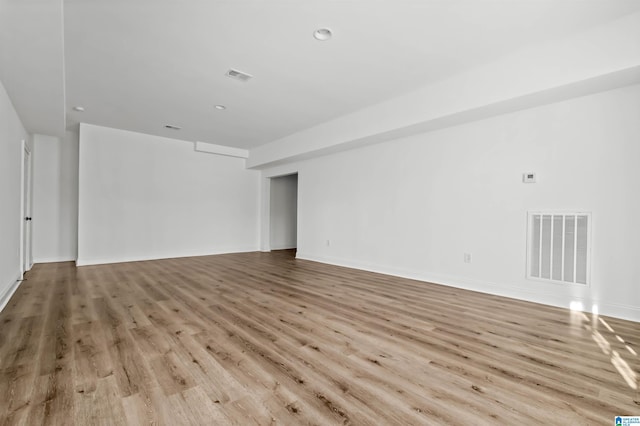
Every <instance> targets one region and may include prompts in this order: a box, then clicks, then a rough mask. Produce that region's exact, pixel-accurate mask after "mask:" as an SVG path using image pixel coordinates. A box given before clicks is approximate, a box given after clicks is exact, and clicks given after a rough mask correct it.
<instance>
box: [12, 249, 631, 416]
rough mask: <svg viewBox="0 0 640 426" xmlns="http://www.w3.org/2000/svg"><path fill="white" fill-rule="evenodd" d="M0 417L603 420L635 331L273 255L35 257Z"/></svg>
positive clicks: (627, 384) (15, 311)
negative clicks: (78, 260)
mask: <svg viewBox="0 0 640 426" xmlns="http://www.w3.org/2000/svg"><path fill="white" fill-rule="evenodd" d="M0 324H1V327H2V328H1V332H0V424H10V425H14V424H28V425H39V424H60V425H72V424H75V425H94V424H105V425H118V424H132V425H135V424H140V425H142V424H166V425H182V424H216V425H226V424H239V425H250V424H259V425H270V424H282V425H298V424H317V425H330V424H353V425H361V424H362V425H365V424H367V425H386V424H389V425H391V424H394V425H418V424H420V425H422V424H424V425H432V424H447V425H455V424H461V425H462V424H464V425H482V424H496V425H507V424H508V425H515V424H518V425H520V424H546V425H551V424H554V425H555V424H563V425H568V424H603V425H609V424H613V417H614V416H615V415H632V414H634V415H640V394H639V391H638V386H639V380H638V377H639V376H640V372H639V370H640V359H639V355H638V353H640V324H639V323H633V322H628V321H622V320H617V319H612V318H605V317H599V318H598V317H593V316H591V315H585V314H583V313H576V312H573V313H572V312H570V311H568V310H565V309H557V308H551V307H547V306H542V305H537V304H533V303H526V302H522V301H516V300H512V299H506V298H501V297H496V296H489V295H484V294H479V293H474V292H469V291H464V290H458V289H454V288H449V287H442V286H437V285H432V284H426V283H421V282H416V281H411V280H404V279H399V278H393V277H389V276H384V275H378V274H372V273H367V272H362V271H356V270H351V269H347V268H340V267H334V266H328V265H323V264H319V263H314V262H308V261H301V260H295V259H294V258H293V254H292V252H290V251H285V252H274V253H270V254H268V253H248V254H232V255H220V256H207V257H197V258H186V259H171V260H159V261H149V262H137V263H123V264H115V265H103V266H87V267H81V268H75V267H74V265H73V264H72V263H57V264H43V265H36V266H35V267H34V268H33V270H32V271H31V272H29V273H28V275H27V280H26V281H25V282H23V284H22V285H21V286H20V288H19V290H18V291H17V293H16V294H15V296H14V297H13V299H12V300H11V301H10V303H9V305H8V306H7V308H6V309H5V310H4V311H3V312H2V313H1V314H0Z"/></svg>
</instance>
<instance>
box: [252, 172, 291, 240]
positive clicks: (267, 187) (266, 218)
mask: <svg viewBox="0 0 640 426" xmlns="http://www.w3.org/2000/svg"><path fill="white" fill-rule="evenodd" d="M288 175H298V217H297V218H296V222H297V227H298V229H297V232H296V234H297V239H298V241H299V240H300V220H299V219H300V171H299V170H298V169H297V168H289V167H283V168H276V169H275V170H270V171H267V172H263V174H262V179H261V183H262V185H261V197H260V198H261V203H260V207H261V213H260V251H263V252H270V251H271V179H273V178H279V177H283V176H288ZM297 245H298V244H296V246H297Z"/></svg>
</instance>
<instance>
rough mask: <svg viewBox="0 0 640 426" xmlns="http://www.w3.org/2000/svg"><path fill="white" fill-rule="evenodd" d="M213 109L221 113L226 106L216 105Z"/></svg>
mask: <svg viewBox="0 0 640 426" xmlns="http://www.w3.org/2000/svg"><path fill="white" fill-rule="evenodd" d="M215 108H216V109H219V110H220V111H222V110H223V109H227V107H226V106H224V105H216V107H215Z"/></svg>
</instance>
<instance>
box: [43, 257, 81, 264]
mask: <svg viewBox="0 0 640 426" xmlns="http://www.w3.org/2000/svg"><path fill="white" fill-rule="evenodd" d="M75 261H76V258H75V257H68V256H62V257H42V258H37V259H33V263H58V262H75Z"/></svg>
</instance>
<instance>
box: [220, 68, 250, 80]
mask: <svg viewBox="0 0 640 426" xmlns="http://www.w3.org/2000/svg"><path fill="white" fill-rule="evenodd" d="M225 75H226V76H227V77H229V78H233V79H234V80H238V81H242V82H243V83H246V82H247V81H249V80H251V79H252V78H253V76H252V75H251V74H247V73H246V72H242V71H238V70H234V69H233V68H232V69H230V70H229V71H227V73H226V74H225Z"/></svg>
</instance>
